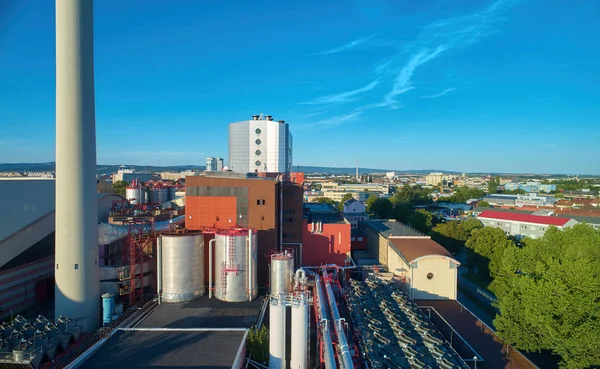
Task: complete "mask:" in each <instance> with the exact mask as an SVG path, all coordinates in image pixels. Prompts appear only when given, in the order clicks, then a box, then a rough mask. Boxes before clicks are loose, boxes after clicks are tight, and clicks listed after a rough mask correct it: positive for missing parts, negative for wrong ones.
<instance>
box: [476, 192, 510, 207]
mask: <svg viewBox="0 0 600 369" xmlns="http://www.w3.org/2000/svg"><path fill="white" fill-rule="evenodd" d="M482 200H483V201H485V202H487V203H488V204H490V205H495V206H515V202H516V201H517V195H504V194H493V195H485V196H483V199H482Z"/></svg>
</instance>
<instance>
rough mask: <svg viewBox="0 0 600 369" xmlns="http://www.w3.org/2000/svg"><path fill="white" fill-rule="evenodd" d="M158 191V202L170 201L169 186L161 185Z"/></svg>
mask: <svg viewBox="0 0 600 369" xmlns="http://www.w3.org/2000/svg"><path fill="white" fill-rule="evenodd" d="M156 192H157V195H156V196H157V202H156V203H157V204H162V203H163V202H167V201H169V188H168V187H159V188H157V189H156Z"/></svg>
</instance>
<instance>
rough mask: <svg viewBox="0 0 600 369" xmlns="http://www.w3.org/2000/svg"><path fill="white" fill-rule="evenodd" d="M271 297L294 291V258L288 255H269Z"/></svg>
mask: <svg viewBox="0 0 600 369" xmlns="http://www.w3.org/2000/svg"><path fill="white" fill-rule="evenodd" d="M270 286H271V295H272V296H279V294H280V293H292V291H293V290H294V256H293V255H292V254H289V253H278V254H273V255H271V283H270Z"/></svg>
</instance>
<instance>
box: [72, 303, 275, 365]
mask: <svg viewBox="0 0 600 369" xmlns="http://www.w3.org/2000/svg"><path fill="white" fill-rule="evenodd" d="M264 299H265V296H264V295H261V294H259V296H258V297H257V298H256V299H254V301H252V302H241V303H240V302H237V303H236V302H223V301H220V300H217V299H216V298H214V297H213V298H212V299H209V298H208V295H204V296H202V297H200V298H198V299H196V300H194V301H191V302H187V303H178V304H171V303H162V304H160V305H158V306H157V307H156V308H154V309H153V310H152V312H150V314H149V315H148V316H147V317H146V318H144V320H143V321H142V322H141V323H140V324H138V325H137V327H136V328H139V329H140V330H137V331H120V332H117V333H115V335H114V336H112V337H111V338H110V339H109V340H108V342H106V343H105V344H104V345H103V346H102V347H101V348H100V350H99V351H97V352H96V353H95V354H94V355H93V356H92V357H91V358H90V359H89V360H87V361H86V362H85V363H84V364H83V366H82V368H84V369H100V368H129V369H134V368H171V369H172V368H187V367H194V368H231V366H232V365H233V363H234V361H235V358H236V355H237V353H238V349H239V346H240V344H241V342H242V339H243V337H244V332H243V331H237V332H227V331H192V330H191V329H194V328H200V329H215V328H250V327H252V326H253V325H255V324H256V323H257V321H258V317H259V315H260V309H261V308H262V305H263V301H264ZM152 328H163V329H166V330H161V331H152V330H151V329H152ZM180 328H184V329H186V330H185V331H178V330H177V329H180ZM144 329H150V330H144ZM169 329H172V330H169Z"/></svg>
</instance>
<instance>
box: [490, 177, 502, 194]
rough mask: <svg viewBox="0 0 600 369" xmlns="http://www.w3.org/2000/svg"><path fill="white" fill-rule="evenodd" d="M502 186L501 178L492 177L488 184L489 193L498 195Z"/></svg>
mask: <svg viewBox="0 0 600 369" xmlns="http://www.w3.org/2000/svg"><path fill="white" fill-rule="evenodd" d="M499 186H500V177H491V178H490V180H489V182H488V193H498V187H499Z"/></svg>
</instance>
